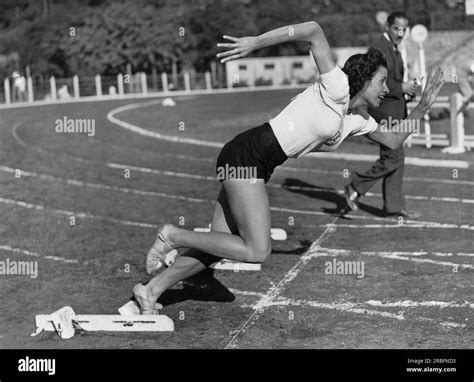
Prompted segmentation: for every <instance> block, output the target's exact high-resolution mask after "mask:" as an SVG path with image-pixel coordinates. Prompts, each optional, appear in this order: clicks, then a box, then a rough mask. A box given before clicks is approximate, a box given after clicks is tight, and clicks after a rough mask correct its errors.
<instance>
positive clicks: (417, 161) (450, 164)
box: [307, 152, 470, 169]
mask: <svg viewBox="0 0 474 382" xmlns="http://www.w3.org/2000/svg"><path fill="white" fill-rule="evenodd" d="M307 156H309V157H313V158H323V159H335V160H346V161H359V162H375V161H376V160H377V159H379V158H380V157H379V156H378V155H370V154H350V153H335V152H330V153H329V152H321V153H309V154H307ZM405 164H410V165H413V166H421V167H446V168H458V169H466V168H469V167H470V164H469V162H467V161H463V160H448V159H425V158H418V157H406V158H405Z"/></svg>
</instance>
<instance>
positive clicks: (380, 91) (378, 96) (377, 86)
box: [362, 66, 389, 107]
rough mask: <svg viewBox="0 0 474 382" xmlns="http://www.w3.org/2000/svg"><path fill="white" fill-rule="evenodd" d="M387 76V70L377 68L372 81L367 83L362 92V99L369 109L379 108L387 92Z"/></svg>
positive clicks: (380, 67) (382, 67) (381, 67)
mask: <svg viewBox="0 0 474 382" xmlns="http://www.w3.org/2000/svg"><path fill="white" fill-rule="evenodd" d="M387 75H388V72H387V68H385V67H384V66H379V68H378V70H377V72H376V73H375V75H374V77H373V78H372V80H370V81H367V84H366V86H365V89H364V90H363V92H362V99H363V100H364V101H365V102H366V103H367V105H369V106H370V107H379V106H380V102H382V98H383V97H385V95H386V94H387V93H388V92H389V89H388V86H387Z"/></svg>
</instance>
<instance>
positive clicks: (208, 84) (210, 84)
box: [205, 72, 212, 90]
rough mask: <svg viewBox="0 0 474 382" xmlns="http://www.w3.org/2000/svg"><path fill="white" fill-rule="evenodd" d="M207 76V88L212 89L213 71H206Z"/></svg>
mask: <svg viewBox="0 0 474 382" xmlns="http://www.w3.org/2000/svg"><path fill="white" fill-rule="evenodd" d="M205 76H206V89H207V90H212V82H211V73H209V72H206V74H205Z"/></svg>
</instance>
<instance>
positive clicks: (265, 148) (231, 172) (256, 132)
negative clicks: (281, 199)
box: [216, 122, 288, 183]
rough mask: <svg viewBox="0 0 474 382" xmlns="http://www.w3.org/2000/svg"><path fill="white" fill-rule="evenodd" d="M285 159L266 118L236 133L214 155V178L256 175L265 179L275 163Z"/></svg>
mask: <svg viewBox="0 0 474 382" xmlns="http://www.w3.org/2000/svg"><path fill="white" fill-rule="evenodd" d="M287 159H288V157H287V156H286V154H285V152H284V151H283V149H282V148H281V146H280V144H279V143H278V140H277V138H276V137H275V134H274V133H273V130H272V127H271V126H270V124H269V123H268V122H267V123H264V124H263V125H261V126H258V127H254V128H253V129H250V130H247V131H244V132H243V133H240V134H239V135H237V136H236V137H234V139H232V140H231V141H229V142H227V143H226V144H225V145H224V147H223V148H222V150H221V152H220V154H219V156H218V157H217V163H216V174H217V179H218V180H219V181H221V182H222V181H223V180H226V179H255V178H256V179H264V180H265V183H267V182H268V181H269V180H270V177H271V175H272V173H273V170H274V169H275V167H277V166H279V165H281V164H282V163H284V162H285V161H286V160H287Z"/></svg>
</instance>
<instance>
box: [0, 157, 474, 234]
mask: <svg viewBox="0 0 474 382" xmlns="http://www.w3.org/2000/svg"><path fill="white" fill-rule="evenodd" d="M111 165H116V164H111ZM118 166H122V165H118ZM120 168H121V167H120ZM149 170H150V171H154V172H156V173H158V172H161V171H160V170H152V169H149ZM0 171H4V172H7V173H10V174H14V173H15V171H16V169H14V168H12V167H7V166H0ZM21 174H22V176H26V177H33V178H37V179H42V180H46V181H50V182H60V183H64V184H68V185H71V186H77V187H89V188H95V189H102V190H109V191H116V192H124V193H128V194H136V195H142V196H155V197H162V198H167V199H175V200H183V201H186V202H194V203H214V202H215V201H214V200H211V199H202V198H192V197H187V196H181V195H172V194H166V193H163V192H156V191H143V190H137V189H132V188H125V187H118V186H109V185H105V184H102V183H91V182H83V181H79V180H74V179H67V178H60V177H55V176H52V175H45V174H39V173H35V172H30V171H26V170H21ZM270 210H271V211H275V212H282V213H291V214H304V215H316V216H328V214H327V213H325V212H320V211H308V210H297V209H291V208H282V207H270ZM345 216H346V217H349V218H350V219H356V220H375V221H384V222H386V221H387V219H386V218H380V217H376V216H364V215H345ZM338 226H339V225H338ZM340 226H341V227H346V228H359V226H358V225H356V224H355V225H350V224H345V225H344V224H341V225H340ZM374 227H375V228H381V227H378V226H374ZM399 227H405V228H406V227H410V228H444V229H467V230H474V226H470V225H468V224H462V225H459V224H450V223H438V222H429V221H417V220H404V221H403V224H400V225H399ZM362 228H363V227H362Z"/></svg>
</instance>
